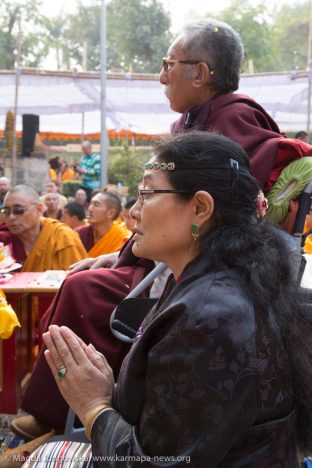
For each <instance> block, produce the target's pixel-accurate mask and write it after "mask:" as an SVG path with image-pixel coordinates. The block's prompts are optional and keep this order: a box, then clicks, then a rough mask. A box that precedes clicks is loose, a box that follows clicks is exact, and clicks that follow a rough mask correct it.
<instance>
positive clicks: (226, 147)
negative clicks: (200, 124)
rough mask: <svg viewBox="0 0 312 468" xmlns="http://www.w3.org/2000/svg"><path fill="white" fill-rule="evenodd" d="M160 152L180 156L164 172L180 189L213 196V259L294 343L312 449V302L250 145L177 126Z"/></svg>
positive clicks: (161, 157) (297, 394) (303, 426)
mask: <svg viewBox="0 0 312 468" xmlns="http://www.w3.org/2000/svg"><path fill="white" fill-rule="evenodd" d="M155 156H156V160H157V161H159V162H164V163H169V162H173V163H174V164H175V169H174V170H172V171H170V170H166V171H165V172H164V174H165V175H166V177H167V178H168V180H169V182H170V184H171V185H172V187H173V188H174V189H177V190H186V191H189V192H190V193H187V194H185V193H183V194H176V196H177V197H183V198H186V199H190V198H191V197H192V195H193V194H194V193H195V192H196V191H198V190H205V191H207V192H209V193H210V195H211V196H212V197H213V199H214V203H215V215H214V220H213V221H214V226H213V228H212V229H211V230H210V231H209V232H208V233H207V235H206V236H202V244H201V246H202V250H203V251H205V252H207V256H208V257H209V262H210V263H211V265H212V267H215V268H224V267H225V268H230V269H234V270H236V271H238V273H239V277H240V279H241V282H242V284H243V286H244V287H245V290H246V291H247V294H249V295H250V296H251V297H252V300H253V303H254V306H255V310H256V314H257V317H258V319H260V320H263V321H265V323H268V324H269V325H270V326H271V328H272V329H273V330H274V332H275V336H276V337H277V339H279V340H280V342H281V343H282V345H283V346H284V347H285V349H286V350H287V355H288V359H289V368H290V377H291V378H292V381H293V390H294V399H295V403H296V409H297V410H298V423H299V425H298V430H297V434H298V445H299V447H300V449H301V450H302V451H304V450H306V449H307V450H308V449H310V450H311V447H312V405H311V404H310V402H311V390H312V370H311V364H312V346H311V340H310V333H311V332H312V318H311V317H312V310H311V309H312V307H311V306H308V305H307V304H306V306H303V302H304V301H305V300H304V299H303V295H304V290H303V289H302V288H299V286H298V283H297V281H296V280H295V278H294V270H293V266H292V263H291V260H290V254H289V251H290V249H289V246H288V244H287V240H289V241H292V239H291V238H290V236H288V235H286V234H284V233H282V231H281V230H280V229H279V228H278V226H276V225H273V224H270V223H269V222H267V221H264V220H261V219H258V218H257V216H256V206H257V195H258V191H259V186H258V183H257V181H256V180H255V179H254V178H253V177H252V175H251V173H250V170H249V162H248V157H247V155H246V153H245V152H244V150H242V149H241V148H240V147H239V146H238V145H237V144H236V143H234V142H233V141H231V140H230V139H228V138H225V137H223V136H221V135H218V134H214V133H208V132H198V131H195V132H188V133H184V134H178V135H176V136H174V137H172V138H170V139H160V140H158V141H157V142H156V143H155ZM237 163H238V164H237ZM285 238H286V239H287V240H285ZM310 302H311V299H310ZM307 309H310V310H307ZM308 341H309V343H307V342H308Z"/></svg>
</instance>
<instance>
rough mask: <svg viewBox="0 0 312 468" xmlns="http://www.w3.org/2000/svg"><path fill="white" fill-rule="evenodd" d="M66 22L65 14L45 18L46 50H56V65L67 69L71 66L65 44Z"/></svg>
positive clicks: (58, 67)
mask: <svg viewBox="0 0 312 468" xmlns="http://www.w3.org/2000/svg"><path fill="white" fill-rule="evenodd" d="M65 24H66V19H64V15H63V14H59V15H58V16H52V17H50V18H47V17H45V18H44V19H43V26H44V28H45V44H46V50H47V52H48V51H50V50H51V49H52V50H54V51H55V55H56V67H57V69H58V70H59V69H60V68H62V67H64V66H65V68H67V69H69V68H70V64H69V53H68V48H67V47H66V45H65V44H64V26H65Z"/></svg>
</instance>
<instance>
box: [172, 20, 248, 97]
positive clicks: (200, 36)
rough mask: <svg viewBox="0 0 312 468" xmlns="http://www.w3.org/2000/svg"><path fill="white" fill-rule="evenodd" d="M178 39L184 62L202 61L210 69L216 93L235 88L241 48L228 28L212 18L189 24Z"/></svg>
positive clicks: (238, 37) (240, 60) (236, 37)
mask: <svg viewBox="0 0 312 468" xmlns="http://www.w3.org/2000/svg"><path fill="white" fill-rule="evenodd" d="M179 37H181V40H180V41H179V44H180V46H181V48H182V50H183V53H184V56H185V59H186V60H187V59H189V60H201V61H203V62H205V63H207V64H208V65H209V66H210V69H211V70H213V72H214V73H213V75H211V76H212V83H213V85H214V88H215V89H216V90H217V91H219V92H221V93H228V92H232V91H236V90H237V89H238V84H239V77H240V71H241V66H242V62H243V59H244V47H243V43H242V40H241V38H240V36H239V34H238V33H237V32H236V31H234V29H233V28H232V27H231V26H230V25H228V24H226V23H223V22H221V21H217V20H214V19H208V20H203V21H198V22H195V23H189V24H186V25H185V26H184V27H183V29H182V31H181V34H180V36H179Z"/></svg>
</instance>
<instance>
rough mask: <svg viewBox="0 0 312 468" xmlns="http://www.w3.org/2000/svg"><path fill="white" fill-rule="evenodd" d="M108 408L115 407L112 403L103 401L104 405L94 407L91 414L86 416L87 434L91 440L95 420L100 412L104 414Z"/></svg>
mask: <svg viewBox="0 0 312 468" xmlns="http://www.w3.org/2000/svg"><path fill="white" fill-rule="evenodd" d="M108 409H113V407H112V405H111V404H110V403H103V404H102V405H99V406H97V407H96V408H94V409H93V410H92V411H90V414H89V415H88V417H87V418H86V422H85V423H84V427H85V430H86V436H87V437H88V439H89V440H91V431H92V427H93V424H94V422H95V420H96V419H97V417H98V416H100V414H102V413H103V412H104V411H106V410H108Z"/></svg>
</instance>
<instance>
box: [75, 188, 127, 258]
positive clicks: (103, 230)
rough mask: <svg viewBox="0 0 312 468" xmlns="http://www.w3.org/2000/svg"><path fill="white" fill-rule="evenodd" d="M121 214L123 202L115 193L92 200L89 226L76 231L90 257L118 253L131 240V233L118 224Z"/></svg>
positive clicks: (97, 196)
mask: <svg viewBox="0 0 312 468" xmlns="http://www.w3.org/2000/svg"><path fill="white" fill-rule="evenodd" d="M120 212H121V201H120V199H119V197H118V196H117V195H115V194H114V193H111V192H100V193H97V194H96V195H95V196H94V197H93V198H92V199H91V203H90V205H89V208H88V222H89V224H88V225H86V226H81V227H78V228H76V229H75V231H76V232H78V234H79V236H80V238H81V241H82V243H83V245H84V246H85V248H86V250H87V251H88V255H89V257H97V256H98V255H102V254H108V253H112V252H117V251H119V250H120V249H121V247H122V246H123V245H124V243H125V242H126V240H128V239H129V237H130V236H131V234H132V233H131V231H129V230H128V229H127V228H126V227H125V226H121V225H120V224H119V223H117V222H116V219H117V218H118V216H119V215H120Z"/></svg>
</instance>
